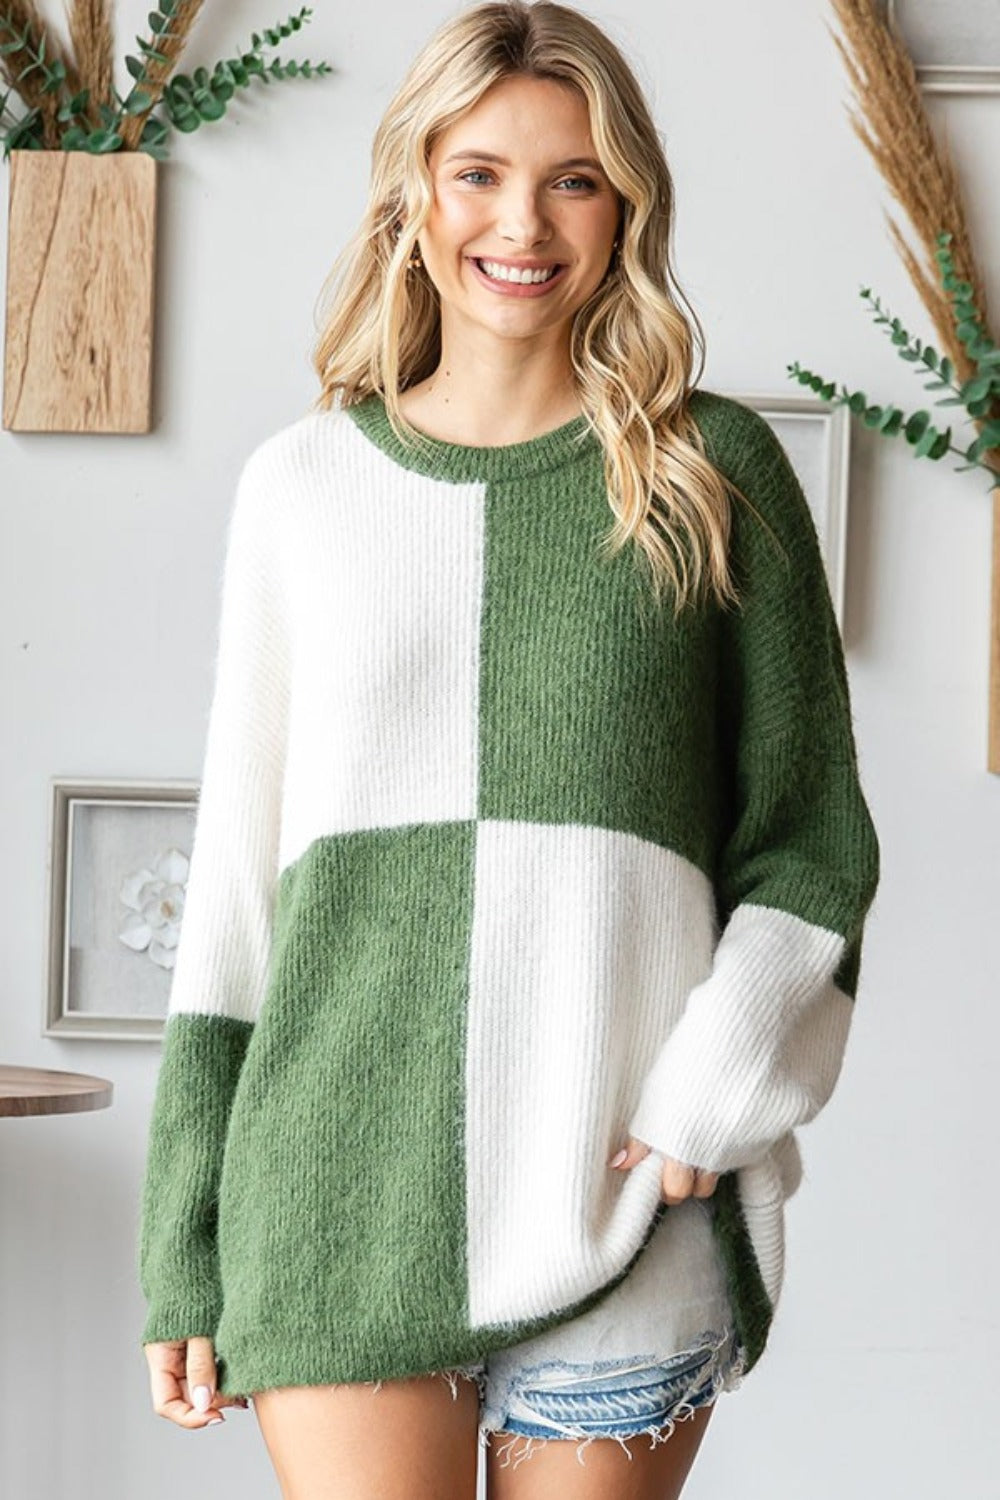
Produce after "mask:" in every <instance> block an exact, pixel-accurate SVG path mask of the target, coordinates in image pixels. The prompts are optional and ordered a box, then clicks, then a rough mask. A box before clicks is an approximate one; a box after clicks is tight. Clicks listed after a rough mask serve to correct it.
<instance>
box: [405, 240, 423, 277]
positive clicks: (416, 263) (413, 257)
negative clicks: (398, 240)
mask: <svg viewBox="0 0 1000 1500" xmlns="http://www.w3.org/2000/svg"><path fill="white" fill-rule="evenodd" d="M406 264H407V265H408V266H412V267H413V268H414V270H418V269H419V268H420V267H421V266H422V265H423V260H422V259H421V256H420V246H419V244H417V242H416V240H414V242H413V249H412V250H411V251H410V258H409V260H408V261H407V262H406Z"/></svg>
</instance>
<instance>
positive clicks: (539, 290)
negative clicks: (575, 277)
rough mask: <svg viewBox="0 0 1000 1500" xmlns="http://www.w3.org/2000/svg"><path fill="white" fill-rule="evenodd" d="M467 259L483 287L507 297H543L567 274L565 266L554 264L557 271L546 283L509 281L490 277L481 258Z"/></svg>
mask: <svg viewBox="0 0 1000 1500" xmlns="http://www.w3.org/2000/svg"><path fill="white" fill-rule="evenodd" d="M466 259H467V260H468V262H469V265H470V266H471V267H472V270H473V274H474V275H475V277H476V279H477V280H478V281H480V282H482V284H483V286H485V287H488V288H489V289H490V290H491V291H492V292H494V293H497V294H499V295H501V296H507V297H542V296H544V295H545V294H546V293H547V292H548V291H549V289H550V288H551V287H554V286H556V285H557V284H558V283H559V282H561V280H562V278H563V276H564V275H565V272H566V267H565V265H563V264H562V263H561V262H554V263H553V264H554V266H555V269H554V271H553V273H552V275H551V276H547V277H546V279H545V280H544V281H520V280H517V281H508V280H506V279H501V278H499V277H496V276H490V275H489V273H488V272H487V271H484V270H483V267H482V265H481V263H480V262H481V260H482V257H481V256H478V255H470V256H467V257H466ZM497 264H498V265H504V264H506V262H504V261H498V262H497ZM539 269H541V268H539Z"/></svg>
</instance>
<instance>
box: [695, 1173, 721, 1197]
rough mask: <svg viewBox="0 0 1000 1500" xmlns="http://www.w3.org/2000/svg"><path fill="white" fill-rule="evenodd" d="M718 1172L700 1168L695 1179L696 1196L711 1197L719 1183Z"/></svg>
mask: <svg viewBox="0 0 1000 1500" xmlns="http://www.w3.org/2000/svg"><path fill="white" fill-rule="evenodd" d="M718 1181H719V1174H718V1172H706V1171H704V1170H703V1169H702V1168H700V1167H699V1168H698V1171H697V1174H696V1176H695V1179H694V1196H695V1197H696V1198H711V1196H712V1194H713V1193H714V1192H715V1189H716V1186H717V1185H718Z"/></svg>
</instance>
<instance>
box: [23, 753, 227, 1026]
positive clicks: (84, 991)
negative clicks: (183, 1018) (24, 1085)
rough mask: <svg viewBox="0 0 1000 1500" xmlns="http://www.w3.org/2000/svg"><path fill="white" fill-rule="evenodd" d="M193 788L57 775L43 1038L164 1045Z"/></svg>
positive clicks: (52, 798) (52, 792)
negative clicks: (159, 1041)
mask: <svg viewBox="0 0 1000 1500" xmlns="http://www.w3.org/2000/svg"><path fill="white" fill-rule="evenodd" d="M198 791H199V784H198V782H195V781H189V780H177V781H163V782H148V781H111V780H107V779H102V778H96V777H91V778H86V777H72V778H69V777H61V776H53V777H50V779H49V826H48V885H49V893H48V918H47V922H46V933H45V952H46V973H47V983H46V985H45V994H44V998H43V1014H42V1035H43V1036H48V1037H60V1038H66V1037H74V1038H81V1039H83V1038H89V1039H92V1040H100V1041H145V1040H158V1039H159V1038H160V1037H162V1034H163V1028H164V1024H165V1021H166V1013H167V1004H168V1000H169V995H170V984H171V978H172V974H173V958H174V955H175V953H176V947H177V941H178V938H179V935H180V923H181V918H182V915H183V898H184V889H185V887H186V883H187V873H188V866H189V864H190V858H191V850H192V847H193V842H194V829H195V821H196V816H197V799H198Z"/></svg>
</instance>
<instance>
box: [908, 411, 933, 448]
mask: <svg viewBox="0 0 1000 1500" xmlns="http://www.w3.org/2000/svg"><path fill="white" fill-rule="evenodd" d="M930 419H931V414H930V412H929V411H915V412H914V413H913V415H912V417H909V418H908V419H907V422H906V426H905V428H904V432H905V434H906V441H907V442H908V443H916V442H918V441H919V439H920V438H921V437H923V434H924V432H925V430H926V428H927V424H928V422H929V421H930Z"/></svg>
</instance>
